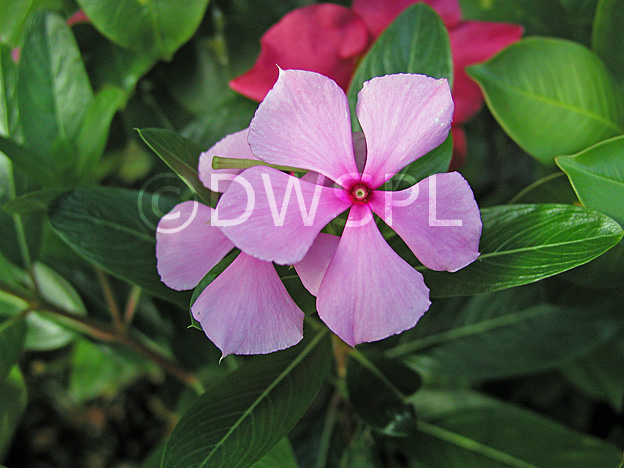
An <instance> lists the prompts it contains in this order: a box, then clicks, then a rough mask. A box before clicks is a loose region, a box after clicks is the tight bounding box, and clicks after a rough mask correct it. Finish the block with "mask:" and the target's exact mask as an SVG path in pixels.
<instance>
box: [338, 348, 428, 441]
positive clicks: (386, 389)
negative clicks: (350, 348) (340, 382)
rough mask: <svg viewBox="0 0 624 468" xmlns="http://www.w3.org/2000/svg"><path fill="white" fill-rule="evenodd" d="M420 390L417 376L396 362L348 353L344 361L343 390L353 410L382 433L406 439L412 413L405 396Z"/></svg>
mask: <svg viewBox="0 0 624 468" xmlns="http://www.w3.org/2000/svg"><path fill="white" fill-rule="evenodd" d="M418 387H420V377H419V376H418V374H416V373H414V372H413V371H412V370H411V369H409V368H408V367H406V366H405V365H403V364H402V363H400V362H396V361H391V360H388V359H385V358H383V357H382V356H375V355H364V354H362V353H359V352H358V353H352V354H351V355H350V359H349V360H348V361H347V390H348V392H349V401H350V402H351V406H352V407H353V410H354V411H355V412H356V413H357V414H358V415H359V416H360V417H361V418H362V419H364V421H366V422H367V423H368V424H370V425H371V426H373V427H374V428H376V429H377V430H379V431H380V432H381V433H382V434H385V435H390V436H400V437H407V436H409V435H410V434H411V433H412V432H413V431H414V429H415V428H416V414H415V413H414V409H413V408H412V407H411V406H410V405H409V404H408V403H407V397H408V396H410V395H412V394H414V393H415V392H416V390H418Z"/></svg>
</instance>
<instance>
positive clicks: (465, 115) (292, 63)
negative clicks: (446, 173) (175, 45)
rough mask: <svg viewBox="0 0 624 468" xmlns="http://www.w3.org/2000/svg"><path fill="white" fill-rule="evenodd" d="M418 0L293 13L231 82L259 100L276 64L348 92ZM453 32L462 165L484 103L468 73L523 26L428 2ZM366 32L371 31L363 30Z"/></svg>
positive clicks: (358, 2)
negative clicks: (376, 45)
mask: <svg viewBox="0 0 624 468" xmlns="http://www.w3.org/2000/svg"><path fill="white" fill-rule="evenodd" d="M415 3H420V0H355V1H354V2H353V6H352V8H351V10H349V9H347V8H344V7H340V6H337V5H332V4H317V5H310V6H307V7H303V8H299V9H296V10H293V11H291V12H290V13H288V14H287V15H285V16H284V18H282V20H281V21H280V22H279V23H277V24H276V25H275V26H273V27H271V28H270V29H269V30H268V31H267V32H266V33H265V35H264V36H263V38H262V41H261V46H262V48H261V52H260V56H259V57H258V60H257V61H256V63H255V65H254V66H253V68H251V69H250V70H249V71H248V72H246V73H245V74H243V75H241V76H239V77H237V78H235V79H234V80H232V81H231V82H230V86H231V87H232V89H234V90H235V91H237V92H239V93H241V94H243V95H245V96H247V97H249V98H250V99H254V100H256V101H261V100H262V99H264V96H266V94H267V92H268V91H269V90H270V89H271V88H272V87H273V84H274V83H275V81H276V80H277V67H276V65H279V66H280V67H281V68H284V69H287V68H294V69H301V70H309V71H315V72H318V73H321V74H323V75H325V76H328V77H329V78H331V79H333V80H334V81H335V82H336V83H338V85H339V86H340V87H341V88H342V89H344V90H345V91H346V90H347V87H348V86H349V82H350V78H351V76H352V75H353V72H354V71H355V68H356V66H357V61H358V58H360V57H361V56H363V55H364V53H365V52H366V50H367V49H368V46H370V45H372V43H373V42H374V39H376V38H377V37H378V36H379V35H380V34H381V33H382V32H383V31H384V29H386V27H388V26H389V25H390V23H392V21H394V19H395V18H396V17H397V16H398V15H399V14H400V13H401V12H403V10H405V9H406V8H407V7H409V6H410V5H413V4H415ZM423 3H426V4H428V5H429V6H431V7H432V8H433V9H434V10H436V12H437V13H438V14H439V15H440V17H441V18H442V20H443V21H444V24H445V25H446V27H447V28H448V31H449V39H450V43H451V50H452V53H453V67H454V85H453V100H454V101H455V114H454V116H453V127H452V129H451V131H452V134H453V161H452V163H451V168H455V167H458V166H460V165H461V164H462V163H463V161H464V159H465V156H466V137H465V135H464V130H463V128H462V126H461V125H462V124H463V123H464V122H466V121H467V120H468V119H470V118H471V117H472V116H473V115H474V114H475V113H476V112H477V111H478V110H479V108H480V107H481V104H482V103H483V95H482V94H481V91H480V89H479V87H478V86H477V84H476V83H475V82H474V81H472V80H471V79H470V78H469V77H468V75H467V74H466V72H465V67H467V66H469V65H472V64H474V63H478V62H482V61H485V60H487V59H488V58H490V57H491V56H492V55H494V54H496V53H497V52H498V51H500V50H502V49H503V48H505V47H506V46H508V45H509V44H512V43H513V42H515V41H517V40H519V39H520V37H521V36H522V27H520V26H516V25H513V24H506V23H487V22H477V21H462V20H461V10H460V8H459V3H458V1H457V0H426V1H424V2H423ZM365 30H367V31H368V33H367V32H365Z"/></svg>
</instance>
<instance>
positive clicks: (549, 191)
mask: <svg viewBox="0 0 624 468" xmlns="http://www.w3.org/2000/svg"><path fill="white" fill-rule="evenodd" d="M514 203H520V204H533V203H561V204H565V205H574V204H578V197H577V196H576V193H574V189H572V187H571V186H570V183H569V182H568V180H567V179H566V177H565V174H563V173H562V172H559V171H558V172H554V173H552V174H550V175H547V176H546V177H542V178H541V179H538V180H536V181H535V182H533V183H532V184H531V185H529V186H528V187H526V188H524V189H523V190H522V191H521V192H520V193H518V194H517V195H516V196H515V197H513V198H512V199H511V200H509V204H514Z"/></svg>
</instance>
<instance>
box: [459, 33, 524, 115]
mask: <svg viewBox="0 0 624 468" xmlns="http://www.w3.org/2000/svg"><path fill="white" fill-rule="evenodd" d="M522 31H523V29H522V27H521V26H517V25H514V24H506V23H484V22H480V21H465V22H463V23H461V24H460V25H459V26H457V27H456V28H453V29H451V30H450V31H449V40H450V42H451V51H452V52H453V69H454V70H455V74H454V80H453V99H454V100H455V114H454V116H453V123H454V124H460V123H463V122H465V121H466V120H468V119H469V118H471V117H472V116H473V115H474V114H475V113H476V112H477V111H478V110H479V108H480V107H481V103H482V102H483V95H482V94H481V90H480V89H479V86H478V85H477V83H475V82H474V81H472V79H471V78H470V77H469V76H468V75H467V74H466V70H465V68H466V67H467V66H469V65H473V64H475V63H479V62H484V61H485V60H488V59H489V58H490V57H492V56H493V55H494V54H496V53H498V52H500V51H501V50H502V49H504V48H505V47H507V46H508V45H510V44H512V43H514V42H516V41H518V40H520V38H521V37H522Z"/></svg>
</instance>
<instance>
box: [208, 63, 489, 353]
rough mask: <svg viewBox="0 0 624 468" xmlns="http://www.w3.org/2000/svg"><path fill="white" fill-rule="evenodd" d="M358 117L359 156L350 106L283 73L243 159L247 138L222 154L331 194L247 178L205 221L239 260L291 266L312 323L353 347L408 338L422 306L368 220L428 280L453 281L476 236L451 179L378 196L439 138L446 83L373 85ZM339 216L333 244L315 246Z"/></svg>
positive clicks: (471, 214) (469, 208)
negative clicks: (305, 292) (426, 272)
mask: <svg viewBox="0 0 624 468" xmlns="http://www.w3.org/2000/svg"><path fill="white" fill-rule="evenodd" d="M356 113H357V117H358V119H359V121H360V124H361V126H362V129H363V131H364V138H365V145H362V144H361V143H362V141H361V139H359V138H358V139H356V140H354V139H353V137H352V133H351V120H350V115H349V104H348V101H347V98H346V96H345V94H344V92H343V91H342V90H341V88H340V87H339V86H338V85H337V84H336V83H335V82H333V81H332V80H330V79H329V78H327V77H325V76H323V75H320V74H317V73H313V72H308V71H301V70H284V71H280V75H279V79H278V81H277V83H276V84H275V86H274V88H273V89H272V90H271V91H270V92H269V93H268V95H267V96H266V98H265V99H264V101H263V102H262V103H261V104H260V106H259V108H258V110H257V112H256V115H255V117H254V118H253V120H252V122H251V124H250V127H249V130H248V137H247V140H248V148H245V147H243V146H244V145H243V146H238V145H240V144H241V141H242V135H244V132H242V133H239V134H235V135H232V136H230V137H226V139H224V140H223V141H222V142H221V143H220V144H222V145H223V147H226V145H227V144H231V143H233V142H234V139H238V140H237V141H238V144H231V147H232V149H233V154H234V155H235V156H236V155H238V157H242V155H243V154H249V152H250V153H251V154H253V156H254V157H255V158H257V159H260V160H262V161H265V162H267V163H269V164H275V165H280V166H295V167H299V168H302V169H305V170H309V171H314V172H316V173H318V174H321V175H322V176H325V177H327V178H329V179H331V180H332V181H334V182H336V184H337V186H331V187H330V186H326V185H322V184H314V183H312V182H308V181H306V180H302V179H297V178H296V177H294V176H291V175H288V174H286V173H284V172H280V171H278V170H276V169H273V168H270V167H266V166H256V167H252V168H250V169H247V170H245V171H244V172H242V173H240V174H239V175H238V176H236V178H235V179H234V180H233V182H232V183H231V184H230V185H229V187H228V188H227V190H226V191H225V193H224V195H223V196H222V198H221V200H220V201H219V204H218V205H217V210H216V212H215V218H213V222H214V221H215V220H217V219H218V220H220V221H223V220H226V221H227V222H223V223H221V224H220V227H221V230H222V232H223V233H224V234H225V235H226V236H227V237H228V238H229V239H230V240H231V241H232V242H233V243H234V244H235V245H236V246H237V247H238V248H240V249H241V250H242V251H243V252H245V253H247V254H249V255H252V256H254V257H256V258H258V259H261V260H265V261H275V262H276V263H279V264H295V268H296V269H297V272H298V273H299V275H300V277H301V279H302V282H303V283H304V285H305V286H306V287H307V288H308V289H309V290H310V292H311V293H312V294H315V295H316V296H317V310H318V313H319V316H320V317H321V319H322V320H323V321H324V322H325V323H326V324H327V325H328V326H329V328H330V329H331V330H332V331H333V332H334V333H336V334H337V335H338V336H339V337H340V338H342V339H343V340H344V341H345V342H347V343H348V344H350V345H352V346H354V345H356V344H358V343H362V342H368V341H376V340H380V339H382V338H385V337H387V336H390V335H393V334H396V333H400V332H402V331H403V330H406V329H408V328H411V327H413V326H414V325H415V324H416V322H417V321H418V319H419V318H420V317H421V316H422V315H423V314H424V312H425V311H426V310H427V309H428V308H429V305H430V302H429V290H428V288H427V287H426V286H425V284H424V281H423V277H422V275H421V274H420V273H419V272H418V271H416V270H415V269H414V268H412V267H411V266H410V265H409V264H408V263H407V262H405V260H403V259H402V258H401V257H400V256H399V255H397V254H396V253H395V252H394V250H392V248H391V247H390V246H389V245H388V244H387V243H386V241H385V240H384V237H383V236H382V234H381V232H380V231H379V229H378V228H377V225H376V223H375V222H371V221H372V220H373V213H375V214H377V215H378V216H379V217H380V218H381V219H383V220H384V221H385V222H386V224H388V225H389V226H391V227H392V229H393V230H394V231H395V232H396V233H397V234H398V235H399V236H400V237H401V238H402V239H403V241H404V242H405V243H406V244H407V246H408V247H409V248H410V249H411V250H412V252H413V253H414V255H416V257H417V258H418V259H419V260H420V261H421V263H423V265H425V266H426V267H427V268H431V269H434V270H448V271H456V270H458V269H460V268H463V267H464V266H466V265H468V264H469V263H471V262H473V261H474V260H475V259H476V258H477V257H478V255H479V253H478V244H479V237H480V234H481V220H480V216H479V210H478V207H477V204H476V202H475V200H474V196H473V194H472V191H471V189H470V187H469V186H468V183H467V182H466V181H465V180H464V179H463V178H462V177H461V175H459V174H458V173H446V174H438V175H435V176H432V177H430V178H427V179H425V180H423V181H421V182H420V183H418V184H416V185H414V186H413V187H410V188H409V189H406V190H403V191H401V192H383V191H380V190H379V188H380V187H381V186H382V185H383V184H384V183H385V182H386V181H387V180H389V179H390V178H392V177H393V176H394V175H395V174H396V173H397V172H399V171H400V170H401V169H402V168H404V167H405V166H407V165H408V164H410V163H412V162H413V161H415V160H416V159H418V158H419V157H421V156H423V155H424V154H426V153H427V152H429V151H430V150H432V149H433V148H435V147H437V146H438V145H440V143H442V142H443V141H444V139H445V138H446V136H447V134H448V132H449V129H450V123H451V117H452V115H453V103H452V100H451V95H450V89H449V87H448V83H447V81H446V80H444V79H442V80H435V79H433V78H429V77H425V76H422V75H409V74H402V75H387V76H384V77H379V78H374V79H372V80H371V81H368V82H366V83H365V84H364V87H363V89H362V90H361V91H360V93H359V95H358V104H357V109H356ZM234 146H236V149H234ZM354 148H355V149H354ZM364 150H365V155H364V154H357V153H359V152H362V151H364ZM217 154H218V153H217ZM218 155H219V156H230V155H229V154H218ZM358 156H359V157H358ZM206 158H208V159H209V158H210V156H209V155H206ZM358 161H359V162H360V163H359V165H358ZM201 167H202V165H201V164H200V170H201ZM250 188H251V189H250ZM293 194H294V199H293V196H292V195H293ZM252 201H253V203H252ZM250 206H251V209H250ZM346 210H349V215H348V221H347V223H346V226H345V228H344V231H343V233H342V236H341V237H340V238H338V237H337V236H330V235H327V234H321V235H319V233H320V231H321V229H323V227H324V226H325V225H326V224H327V223H329V222H330V221H332V220H333V219H334V218H336V217H337V216H338V215H339V214H341V213H342V212H344V211H346ZM241 220H242V221H241ZM233 221H236V222H233Z"/></svg>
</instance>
